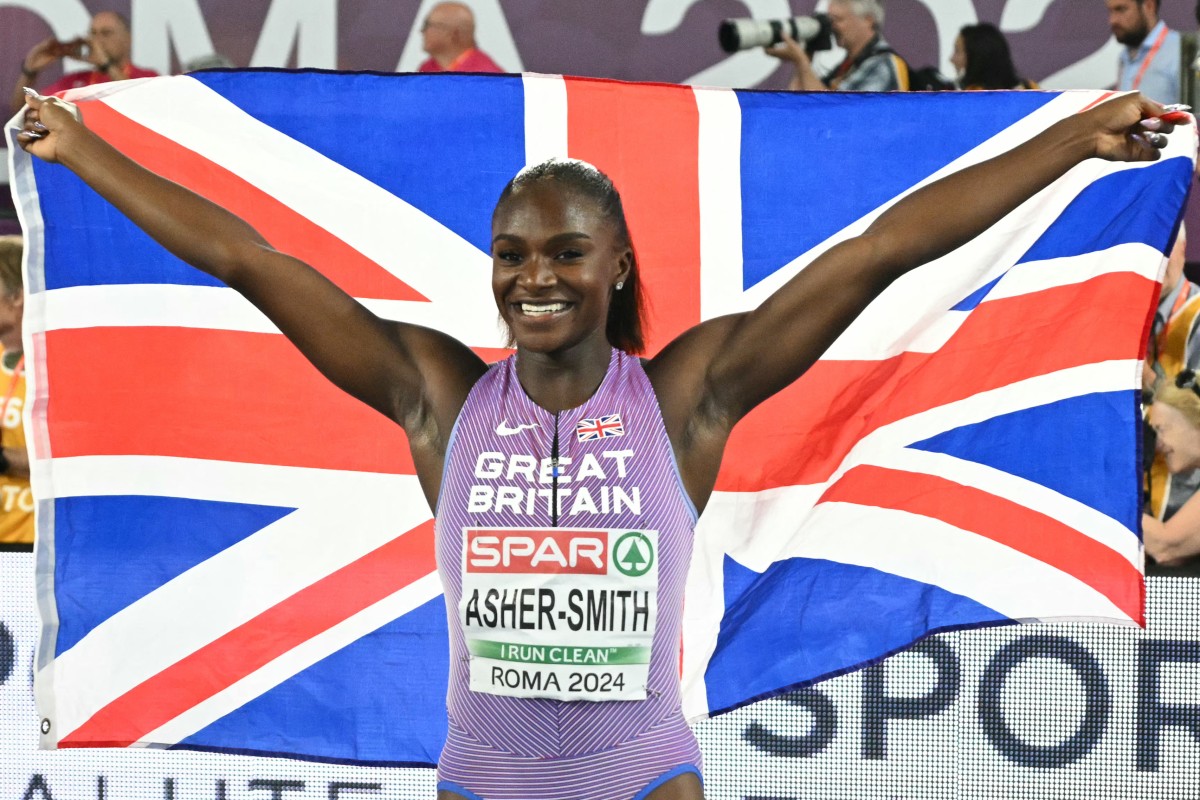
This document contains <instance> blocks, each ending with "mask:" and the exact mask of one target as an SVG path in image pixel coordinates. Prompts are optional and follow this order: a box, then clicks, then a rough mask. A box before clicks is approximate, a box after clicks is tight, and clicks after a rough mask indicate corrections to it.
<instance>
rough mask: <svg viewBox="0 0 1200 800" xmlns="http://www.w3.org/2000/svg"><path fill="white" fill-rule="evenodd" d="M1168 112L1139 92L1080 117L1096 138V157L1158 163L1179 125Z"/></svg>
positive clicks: (1118, 98) (1102, 105)
mask: <svg viewBox="0 0 1200 800" xmlns="http://www.w3.org/2000/svg"><path fill="white" fill-rule="evenodd" d="M1164 113H1166V109H1165V108H1163V106H1161V105H1160V104H1158V103H1156V102H1154V101H1153V100H1150V99H1148V98H1146V97H1143V96H1142V95H1141V94H1138V93H1137V92H1132V93H1130V94H1126V95H1122V96H1120V97H1117V98H1114V99H1112V100H1109V101H1107V102H1104V103H1101V104H1100V105H1098V106H1096V107H1094V108H1092V109H1089V110H1088V111H1084V112H1083V113H1081V114H1080V115H1079V117H1078V119H1079V120H1080V122H1081V124H1086V125H1087V129H1088V130H1089V132H1090V135H1091V136H1092V137H1093V148H1094V155H1095V156H1096V157H1097V158H1103V159H1107V160H1108V161H1157V160H1158V158H1159V151H1160V150H1162V148H1164V147H1166V145H1167V134H1169V133H1171V131H1173V130H1175V126H1174V125H1173V124H1172V123H1170V122H1166V121H1164V120H1162V119H1160V117H1161V115H1162V114H1164Z"/></svg>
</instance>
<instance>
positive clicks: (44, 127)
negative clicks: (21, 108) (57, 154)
mask: <svg viewBox="0 0 1200 800" xmlns="http://www.w3.org/2000/svg"><path fill="white" fill-rule="evenodd" d="M33 127H35V128H37V129H38V130H39V131H48V130H50V129H49V128H47V127H46V126H45V125H43V124H42V123H41V122H35V123H33Z"/></svg>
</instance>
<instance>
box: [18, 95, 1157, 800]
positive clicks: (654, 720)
mask: <svg viewBox="0 0 1200 800" xmlns="http://www.w3.org/2000/svg"><path fill="white" fill-rule="evenodd" d="M1161 113H1162V107H1161V106H1158V105H1157V104H1154V103H1151V102H1150V101H1148V100H1144V99H1142V98H1141V97H1139V96H1137V95H1125V96H1121V97H1118V98H1116V99H1113V100H1110V101H1108V102H1106V103H1104V104H1102V105H1099V106H1097V107H1095V108H1093V109H1091V110H1089V111H1086V112H1084V113H1081V114H1077V115H1075V116H1072V117H1070V118H1068V119H1065V120H1063V121H1061V122H1058V123H1057V124H1055V125H1053V126H1052V127H1050V128H1049V129H1048V130H1046V131H1045V132H1044V133H1042V134H1040V135H1038V136H1037V137H1036V138H1034V139H1033V140H1031V141H1029V142H1027V143H1025V144H1022V145H1020V146H1019V147H1017V148H1015V149H1014V150H1012V151H1010V152H1008V153H1006V154H1004V155H1001V156H999V157H997V158H994V159H992V160H990V161H987V162H984V163H981V164H978V165H976V166H972V167H970V168H968V169H965V170H963V171H961V172H958V173H956V174H954V175H951V176H949V177H947V178H945V179H943V180H940V181H938V182H936V183H933V184H931V185H929V186H927V187H925V188H923V189H921V190H920V191H917V192H915V193H913V194H912V195H910V196H909V197H908V198H906V199H904V200H902V201H901V202H899V203H897V204H896V205H895V206H893V207H892V208H891V209H890V210H888V211H887V212H886V213H884V214H883V215H882V216H880V217H879V218H878V219H877V220H876V221H875V222H874V223H873V224H872V225H871V226H870V228H869V229H868V230H867V231H866V232H865V233H864V234H862V235H861V236H858V237H855V238H853V239H850V240H848V241H846V242H843V243H841V244H839V245H837V246H835V247H833V248H831V249H830V250H829V251H827V252H826V253H825V254H823V255H822V256H820V257H819V258H817V259H816V260H815V261H814V262H813V263H812V264H811V265H809V266H808V267H807V268H805V269H804V270H803V271H801V272H800V273H799V274H798V275H797V276H795V277H794V278H792V279H791V280H790V281H789V282H788V283H787V284H786V285H785V286H783V287H782V288H781V289H780V290H779V291H778V292H776V293H775V294H774V296H772V297H771V298H770V299H769V300H767V301H766V302H765V303H763V304H762V305H761V306H760V307H759V308H757V309H755V310H753V311H749V312H746V313H742V314H734V315H730V316H726V317H720V318H717V319H711V320H708V321H705V322H703V323H701V324H699V325H697V326H696V327H694V328H692V329H690V330H688V331H687V332H685V333H684V334H683V335H681V336H680V337H679V338H678V339H676V340H675V341H673V342H672V343H671V344H670V345H669V346H667V347H666V348H665V349H663V350H662V352H660V353H658V354H657V355H655V356H654V357H653V358H651V359H649V360H647V361H644V362H643V361H642V360H640V359H638V358H635V357H633V356H632V355H631V354H632V353H634V352H636V351H637V350H638V349H639V348H640V346H641V327H640V315H639V306H640V299H641V296H640V292H641V287H640V284H639V280H638V264H637V261H636V259H635V257H634V250H633V245H632V242H631V241H630V237H629V232H628V229H627V227H626V224H625V218H624V212H623V211H622V208H621V203H620V200H619V198H618V196H617V193H616V191H615V190H614V189H613V186H612V183H611V182H610V181H609V180H608V179H607V178H606V177H604V176H603V175H602V174H600V173H599V172H598V171H597V170H595V169H594V168H592V167H590V166H588V165H586V164H582V163H579V162H570V161H556V162H549V163H547V164H544V165H540V166H538V167H534V168H531V169H528V170H526V171H523V172H522V173H520V174H519V175H517V177H516V178H514V179H513V181H512V182H511V183H510V184H509V186H508V187H507V188H506V189H505V190H504V192H503V193H502V195H501V197H500V199H499V202H498V203H497V205H496V209H495V212H494V215H493V218H492V259H493V262H492V263H493V266H492V292H493V294H494V295H495V300H496V305H497V307H498V308H499V312H500V317H501V319H502V320H503V321H504V323H505V324H506V325H507V326H508V328H509V330H510V331H511V337H512V341H513V343H514V344H515V346H516V354H515V356H513V357H512V358H509V359H508V360H506V361H503V362H501V363H499V364H496V365H492V366H490V367H489V366H488V365H487V364H485V363H483V362H482V361H481V360H480V359H479V358H478V357H477V356H476V355H475V354H474V353H472V352H471V350H470V349H469V348H468V347H466V346H465V345H464V344H462V343H461V342H458V341H455V340H454V339H452V338H450V337H449V336H447V335H445V334H442V333H439V332H437V331H434V330H430V329H427V328H423V327H420V326H417V325H411V324H406V323H403V322H394V321H389V320H383V319H380V318H378V317H376V316H375V315H374V314H372V313H371V312H370V311H368V310H367V309H366V308H364V307H363V306H361V305H360V304H359V303H357V302H356V301H355V300H354V299H353V298H351V297H349V296H348V295H347V294H345V293H344V292H342V291H341V290H340V289H338V288H337V287H336V286H334V285H333V284H332V283H330V282H329V281H328V280H326V279H325V278H324V277H322V276H321V274H320V273H318V272H317V271H316V270H314V269H312V268H310V267H309V266H307V265H306V264H303V263H301V262H299V261H297V260H296V259H294V258H291V257H290V256H287V255H285V254H283V253H280V252H278V251H276V250H274V249H273V248H272V247H271V245H270V244H269V243H268V242H267V241H265V240H264V239H263V238H262V237H261V236H259V235H258V234H257V233H256V232H255V231H254V230H252V229H251V228H250V227H249V226H248V225H246V224H245V223H244V222H242V221H241V220H240V219H238V218H236V217H234V216H233V215H231V214H229V213H227V212H226V211H224V210H222V209H221V208H218V207H217V206H215V205H213V204H211V203H209V202H208V201H206V200H204V199H202V198H200V197H198V196H196V195H193V194H192V193H190V192H188V191H187V190H185V189H183V188H181V187H179V186H177V185H175V184H173V183H170V182H168V181H166V180H163V179H161V178H159V177H157V176H156V175H153V174H151V173H150V172H147V171H146V170H144V169H142V168H141V167H139V166H137V165H135V164H134V163H133V162H131V161H129V160H128V159H126V158H125V157H124V156H122V155H120V154H119V153H118V152H117V151H116V150H114V149H113V148H111V147H110V146H109V145H107V144H106V143H105V142H103V141H102V140H101V139H99V138H98V137H97V136H95V135H93V134H92V133H90V132H89V131H88V129H87V128H86V127H85V125H83V124H81V123H79V122H77V121H76V120H75V118H74V117H73V116H72V114H71V113H70V112H69V111H68V110H67V108H66V107H65V106H64V105H63V104H62V103H61V102H59V101H55V100H48V99H45V98H38V97H36V96H34V97H31V98H30V100H29V102H28V108H27V111H26V115H25V124H24V128H23V130H22V132H21V133H20V134H19V135H18V137H17V140H18V142H19V143H20V145H21V146H22V147H23V148H24V149H26V150H28V151H29V152H30V153H32V154H33V155H35V156H38V157H39V158H42V159H44V160H46V161H50V162H57V163H60V164H62V165H64V166H66V167H67V168H69V169H71V170H72V171H74V172H75V173H76V174H78V175H79V176H80V177H81V178H82V179H83V180H84V181H85V182H86V183H87V184H88V185H90V186H91V187H92V188H93V189H95V190H96V191H97V192H98V193H99V194H100V195H101V196H103V197H104V198H106V199H107V200H108V201H109V202H111V203H112V204H113V205H114V206H116V207H117V208H118V209H120V210H121V211H122V212H123V213H125V214H126V215H127V216H128V217H129V218H130V219H131V220H133V221H134V222H135V223H137V224H138V225H139V226H141V227H142V228H143V229H144V230H145V231H146V232H147V233H148V234H150V235H151V236H152V237H154V238H155V239H157V240H158V241H159V242H160V243H162V244H163V245H164V246H165V247H166V248H167V249H168V250H170V251H171V252H172V253H174V254H175V255H177V256H178V257H180V258H182V259H183V260H184V261H186V262H188V263H190V264H192V265H193V266H195V267H196V268H198V269H201V270H203V271H205V272H207V273H209V274H210V275H213V276H215V277H217V278H219V279H220V280H222V281H224V282H225V283H226V284H228V285H229V286H231V287H233V288H234V289H236V290H237V291H239V292H241V293H242V294H243V295H245V296H246V297H247V298H248V299H249V300H250V301H251V302H253V303H254V304H255V305H256V306H257V307H258V308H259V309H260V310H261V311H262V312H263V313H264V314H266V315H267V316H268V317H269V318H270V319H271V320H272V322H274V323H275V325H277V326H278V328H279V329H280V330H281V331H282V332H283V333H284V334H285V335H286V336H287V337H288V338H289V339H291V341H292V342H294V343H295V345H296V346H297V347H298V348H299V349H300V351H301V352H302V353H303V354H304V355H305V356H306V357H307V358H308V359H309V360H310V361H311V362H312V363H313V364H314V365H316V367H317V368H318V369H319V370H320V371H321V372H322V373H323V374H324V375H325V376H326V377H328V378H329V380H331V381H333V382H334V383H335V384H336V385H338V386H339V387H341V388H342V389H343V390H345V391H346V392H348V393H350V394H351V395H353V396H354V397H356V398H358V399H360V400H362V401H363V402H365V403H367V404H368V405H370V406H371V407H373V408H375V409H376V410H378V411H379V412H380V413H382V414H384V415H386V416H387V417H389V418H391V419H393V420H394V421H395V422H396V423H397V424H399V425H400V426H401V427H402V428H403V429H404V431H405V432H406V434H407V435H408V440H409V442H410V446H411V448H412V455H413V460H414V462H415V464H416V470H417V475H418V478H419V480H420V483H421V486H422V488H423V490H424V492H425V496H426V498H427V499H428V501H429V505H430V507H431V508H433V509H434V510H435V515H436V520H437V521H436V529H437V552H438V561H439V571H440V574H441V578H442V581H443V586H444V589H445V595H446V603H447V613H448V616H449V620H450V647H451V665H452V666H451V674H450V688H449V695H448V711H449V737H448V741H447V743H446V746H445V750H444V751H443V754H442V758H441V761H440V764H439V767H438V779H439V784H438V787H439V797H440V798H442V799H443V800H449V799H451V798H454V797H463V798H468V800H472V799H473V798H477V797H481V798H486V799H487V800H505V799H506V798H508V799H512V800H516V799H517V798H520V799H521V800H543V799H544V800H551V799H553V800H562V798H589V799H590V798H619V799H620V800H628V798H635V797H636V798H642V797H652V798H654V800H666V799H669V798H696V797H700V796H701V795H702V790H701V783H700V779H699V763H700V752H699V748H698V747H697V744H696V740H695V738H694V737H693V736H692V734H691V731H690V730H689V728H688V726H687V724H686V723H685V721H684V719H683V717H682V714H681V712H680V690H679V678H678V665H677V660H676V659H677V649H676V643H677V641H678V638H679V632H680V617H681V609H682V587H683V582H684V575H685V573H686V571H687V565H688V559H689V555H690V551H691V535H692V528H693V526H694V524H695V522H696V518H697V516H698V514H699V513H700V512H701V511H702V510H703V509H704V506H705V503H706V502H707V500H708V498H709V495H710V493H711V492H712V489H713V485H714V482H715V480H716V476H717V469H718V466H719V465H720V463H721V455H722V452H723V449H724V447H725V443H726V441H727V440H728V438H729V435H730V431H731V430H732V429H733V427H734V425H735V424H737V422H738V420H739V419H741V418H742V417H743V416H744V415H745V414H746V413H747V412H749V411H750V410H751V409H752V408H754V407H755V406H756V405H758V404H759V403H761V402H762V401H763V400H765V399H766V398H768V397H770V396H771V395H772V394H774V393H775V392H777V391H779V390H780V389H782V388H783V387H784V386H786V385H788V384H789V383H791V382H792V381H794V380H796V379H797V378H798V377H799V376H800V375H801V374H802V373H803V372H804V371H805V370H806V369H807V368H808V367H809V366H810V365H811V364H812V363H813V362H814V361H815V360H816V359H817V357H818V356H820V355H821V353H822V352H824V351H825V350H826V348H828V347H829V345H830V344H831V343H832V342H833V341H834V339H835V338H837V336H838V335H839V334H840V333H841V332H842V331H843V330H844V329H845V328H846V327H847V326H848V325H849V324H850V322H851V321H852V320H853V319H854V318H855V317H856V316H857V315H858V314H859V313H860V312H861V311H862V310H863V309H864V308H865V307H866V306H867V304H868V303H870V302H871V300H872V299H873V298H875V296H876V295H878V294H879V293H880V292H881V291H883V289H884V288H885V287H887V286H888V285H889V284H890V283H891V282H892V281H894V280H895V279H896V278H897V277H899V276H900V275H903V274H904V273H905V272H907V271H909V270H911V269H913V268H915V267H917V266H919V265H921V264H924V263H925V262H927V261H930V260H932V259H935V258H938V257H939V256H941V255H943V254H945V253H947V252H949V251H951V250H953V249H954V248H956V247H958V246H959V245H961V244H963V243H965V242H967V241H968V240H970V239H971V238H972V237H974V236H976V235H977V234H979V233H980V232H981V231H983V230H984V229H985V228H987V227H988V226H989V225H991V224H993V223H994V222H996V221H997V220H999V219H1000V218H1001V217H1002V216H1004V215H1005V214H1006V213H1008V212H1009V211H1010V210H1012V209H1013V208H1015V207H1016V206H1017V205H1018V204H1020V203H1021V202H1022V201H1024V200H1025V199H1026V198H1028V197H1030V196H1031V195H1032V194H1034V193H1035V192H1037V191H1038V190H1039V189H1041V188H1043V187H1044V186H1046V185H1047V184H1049V183H1050V182H1051V181H1053V180H1054V179H1055V178H1057V177H1059V176H1060V175H1062V174H1064V173H1065V172H1066V171H1067V170H1069V169H1070V168H1071V167H1073V166H1074V165H1076V164H1078V163H1080V162H1081V161H1083V160H1085V159H1088V158H1104V159H1110V160H1122V161H1148V160H1155V159H1157V158H1158V157H1159V153H1158V148H1160V147H1162V146H1163V145H1164V144H1165V141H1166V139H1165V135H1164V134H1166V133H1168V132H1169V130H1170V128H1171V126H1170V125H1169V124H1167V123H1165V122H1163V121H1161V120H1159V119H1158V118H1157V117H1158V115H1159V114H1161ZM980 187H986V189H984V190H980Z"/></svg>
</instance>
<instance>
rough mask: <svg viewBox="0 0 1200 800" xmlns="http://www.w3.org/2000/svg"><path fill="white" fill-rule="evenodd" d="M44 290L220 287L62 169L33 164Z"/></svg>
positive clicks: (41, 162) (50, 165)
mask: <svg viewBox="0 0 1200 800" xmlns="http://www.w3.org/2000/svg"><path fill="white" fill-rule="evenodd" d="M33 169H34V174H35V176H36V178H37V186H38V202H39V204H40V205H41V209H42V216H43V218H44V220H45V245H46V247H45V252H46V255H45V281H46V288H47V289H63V288H67V287H71V286H102V285H111V284H126V283H178V284H187V285H192V286H222V285H224V284H222V283H221V282H220V281H218V280H217V279H216V278H211V277H209V276H208V275H205V274H204V273H203V272H201V271H199V270H197V269H193V268H192V267H189V266H188V265H187V264H185V263H183V262H182V261H180V260H179V259H177V258H175V256H173V255H171V254H170V253H168V252H167V251H166V250H165V249H163V247H162V246H161V245H159V244H158V243H157V242H155V241H154V240H152V239H151V238H150V237H149V236H147V235H146V234H144V233H142V231H141V230H140V229H139V228H138V227H137V226H136V225H134V224H133V223H132V222H130V221H129V219H128V218H126V217H125V215H124V214H122V213H120V212H119V211H117V210H116V209H115V208H113V207H112V206H111V205H110V204H109V203H108V202H107V201H106V200H103V199H101V198H100V196H99V195H98V194H96V193H95V192H93V191H92V190H91V189H89V188H88V187H87V186H85V185H84V183H83V181H81V180H79V178H76V177H75V176H74V175H73V174H71V173H70V172H68V171H67V170H66V169H64V168H63V167H60V166H58V165H56V164H47V163H45V162H43V161H38V160H36V159H35V160H34V161H33Z"/></svg>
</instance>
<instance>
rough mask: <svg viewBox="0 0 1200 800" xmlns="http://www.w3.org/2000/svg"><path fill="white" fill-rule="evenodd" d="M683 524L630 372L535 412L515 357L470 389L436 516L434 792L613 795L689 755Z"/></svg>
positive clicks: (666, 774) (556, 799)
mask: <svg viewBox="0 0 1200 800" xmlns="http://www.w3.org/2000/svg"><path fill="white" fill-rule="evenodd" d="M695 523H696V512H695V508H694V507H693V505H692V503H691V501H690V500H689V498H688V497H687V494H686V493H685V492H684V489H683V484H682V481H681V479H680V476H679V470H678V468H677V467H676V464H675V459H674V455H673V453H672V451H671V444H670V442H669V441H668V439H667V434H666V429H665V428H664V426H663V422H662V416H661V414H660V412H659V407H658V402H657V400H656V398H655V396H654V390H653V389H652V388H651V386H650V382H649V380H648V379H647V377H646V373H645V372H644V371H643V369H642V365H641V362H640V361H639V360H638V359H637V358H635V357H632V356H628V355H626V354H624V353H621V352H619V351H616V350H614V351H613V353H612V357H611V359H610V361H609V365H608V372H607V374H606V375H605V377H604V380H603V382H602V383H601V384H600V387H599V388H598V389H597V390H596V393H595V394H594V395H593V396H592V397H591V399H589V400H588V401H587V402H585V403H584V404H583V405H582V406H579V407H578V408H574V409H570V410H568V411H563V412H561V413H559V414H557V415H555V414H552V413H550V412H548V411H546V410H544V409H542V408H540V407H539V406H537V405H535V404H534V403H533V401H532V400H530V399H529V397H528V396H527V395H526V394H525V392H524V390H523V389H522V388H521V385H520V383H519V381H518V379H517V372H516V357H515V356H514V357H513V358H509V359H508V360H506V361H503V362H501V363H499V364H495V365H493V366H492V367H491V369H489V370H488V372H487V374H485V375H484V376H483V377H482V378H481V379H480V380H479V382H478V383H477V384H476V385H475V386H474V387H473V388H472V390H471V393H470V395H469V396H468V397H467V401H466V403H465V404H464V406H463V410H462V413H461V414H460V415H459V418H458V421H457V422H456V423H455V428H454V432H453V434H452V435H451V438H450V446H449V451H448V453H447V455H446V468H445V473H444V477H443V481H442V487H441V495H440V499H439V501H438V509H437V523H436V530H437V557H438V570H439V572H440V573H441V578H442V584H443V587H444V589H445V595H446V610H447V614H448V616H449V623H450V625H449V627H450V688H449V694H448V697H447V707H448V712H449V735H448V737H447V741H446V746H445V749H444V750H443V751H442V757H441V760H440V762H439V764H438V781H439V784H438V786H439V788H442V789H449V790H450V791H454V792H457V793H459V794H462V795H464V796H466V797H468V798H471V797H482V798H484V800H571V799H573V798H574V799H577V800H609V799H610V798H611V799H612V800H630V798H634V797H637V796H640V795H641V794H643V793H645V792H646V791H647V790H648V789H653V788H655V787H656V786H658V785H660V784H661V783H662V782H664V781H665V780H666V779H668V778H670V777H674V776H675V775H678V774H681V773H682V772H697V774H698V767H699V764H700V750H699V747H698V745H697V743H696V739H695V737H694V736H693V735H692V732H691V729H690V728H689V727H688V725H687V723H686V722H685V721H684V719H683V715H682V712H681V710H680V689H679V637H680V625H681V617H682V608H683V588H684V582H685V580H686V576H687V571H688V562H689V559H690V557H691V549H692V530H693V528H694V527H695Z"/></svg>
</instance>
